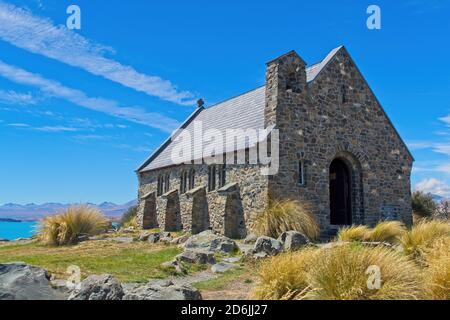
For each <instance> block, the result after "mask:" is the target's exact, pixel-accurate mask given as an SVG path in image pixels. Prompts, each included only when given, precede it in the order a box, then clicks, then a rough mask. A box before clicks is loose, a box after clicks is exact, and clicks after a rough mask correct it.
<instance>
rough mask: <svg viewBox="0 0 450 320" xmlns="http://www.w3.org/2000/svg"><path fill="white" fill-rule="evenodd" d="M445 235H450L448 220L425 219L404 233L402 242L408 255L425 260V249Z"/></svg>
mask: <svg viewBox="0 0 450 320" xmlns="http://www.w3.org/2000/svg"><path fill="white" fill-rule="evenodd" d="M443 237H450V223H449V222H448V221H442V220H425V219H424V220H421V221H419V222H418V223H417V224H415V225H414V226H413V227H412V228H411V230H409V231H408V232H405V233H404V234H403V236H402V238H401V244H402V246H403V250H404V251H405V253H406V254H407V255H411V256H412V257H414V258H416V259H418V260H423V255H424V253H425V251H426V250H427V249H428V248H431V247H432V246H433V244H434V243H435V242H436V241H438V240H440V239H441V238H443Z"/></svg>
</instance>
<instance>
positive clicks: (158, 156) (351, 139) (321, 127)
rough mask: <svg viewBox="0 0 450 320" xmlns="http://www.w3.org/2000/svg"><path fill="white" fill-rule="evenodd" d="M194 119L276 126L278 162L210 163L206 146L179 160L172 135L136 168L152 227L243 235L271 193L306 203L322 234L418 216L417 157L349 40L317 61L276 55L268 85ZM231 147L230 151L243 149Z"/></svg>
mask: <svg viewBox="0 0 450 320" xmlns="http://www.w3.org/2000/svg"><path fill="white" fill-rule="evenodd" d="M196 122H201V123H202V124H203V127H205V128H215V129H218V130H222V131H225V130H227V129H229V128H240V129H264V128H269V127H270V128H274V129H277V131H278V136H279V137H278V139H279V157H278V162H279V163H278V171H277V173H276V174H272V175H270V174H268V175H264V174H262V173H261V172H262V170H261V169H262V167H263V166H267V164H262V163H259V162H257V163H254V162H249V161H246V162H244V163H241V164H235V163H228V162H226V161H223V162H222V163H218V164H208V163H207V162H206V161H205V159H202V157H203V155H202V153H200V155H198V153H197V155H198V156H197V157H195V156H193V157H192V158H191V159H190V161H186V162H183V163H182V164H179V163H175V162H174V161H173V157H171V154H173V149H174V148H175V144H176V143H175V139H174V138H173V136H172V138H169V139H168V140H167V141H166V142H164V143H163V144H162V145H161V147H160V148H159V149H158V150H157V151H156V152H155V153H154V154H153V155H151V156H150V157H149V158H148V159H147V160H146V161H145V162H144V163H143V164H142V165H141V166H140V167H139V169H138V170H137V175H138V179H139V207H138V220H139V222H140V224H141V225H142V227H143V228H145V229H150V228H161V229H163V230H167V231H176V230H185V231H191V232H192V233H198V232H201V231H203V230H206V229H212V230H215V231H217V232H220V233H222V234H224V235H226V236H228V237H231V238H243V237H245V235H246V234H247V233H249V232H250V231H251V227H252V224H253V222H254V221H255V218H256V217H257V216H258V214H260V213H261V212H263V211H264V209H265V208H266V207H267V205H268V199H269V195H270V197H273V198H276V199H294V200H298V201H300V202H302V203H308V204H309V205H310V206H312V208H313V213H314V215H315V216H316V218H317V220H318V222H319V223H320V226H321V231H322V234H323V235H327V234H332V233H333V232H335V231H336V229H337V228H339V227H340V226H345V225H351V224H365V225H374V224H376V223H377V222H379V221H381V220H400V221H403V222H404V223H406V224H410V223H411V220H412V212H411V211H412V210H411V186H410V174H411V169H412V164H413V161H414V159H413V157H412V155H411V153H410V152H409V150H408V149H407V147H406V145H405V143H404V142H403V140H402V139H401V137H400V136H399V134H398V132H397V131H396V129H395V128H394V126H393V124H392V122H391V121H390V120H389V118H388V116H387V114H386V113H385V111H384V110H383V108H382V106H381V105H380V103H379V101H378V100H377V98H376V96H375V95H374V93H373V92H372V90H371V89H370V87H369V85H368V83H367V82H366V80H365V79H364V77H363V75H362V74H361V72H360V71H359V70H358V67H357V66H356V64H355V63H354V61H353V60H352V58H351V57H350V55H349V53H348V52H347V50H346V49H345V48H344V47H342V46H341V47H339V48H336V49H334V50H332V51H331V52H330V53H329V54H328V55H327V56H326V57H325V58H324V59H323V60H322V61H321V62H319V63H316V64H313V65H310V66H307V65H306V63H305V62H304V61H303V60H302V58H301V57H300V56H299V55H298V54H297V53H296V52H295V51H291V52H288V53H286V54H284V55H282V56H280V57H278V58H276V59H274V60H272V61H269V62H268V63H267V64H266V81H265V85H264V86H262V87H259V88H257V89H255V90H252V91H250V92H246V93H243V94H241V95H239V96H236V97H234V98H231V99H229V100H227V101H224V102H222V103H219V104H217V105H215V106H211V107H208V108H205V107H204V106H203V103H201V102H200V103H199V106H198V108H197V110H195V112H194V113H193V114H192V115H191V116H190V117H189V118H188V119H187V120H186V121H185V122H184V123H183V124H182V126H181V128H180V129H184V130H190V131H192V130H194V126H195V123H196ZM267 139H268V140H269V141H270V134H269V135H268V136H267ZM200 143H203V142H200ZM194 144H195V142H194ZM200 147H201V146H200ZM233 147H235V148H234V149H225V151H224V154H223V158H226V157H227V156H229V155H230V154H231V155H232V157H235V155H236V152H237V151H238V150H237V149H238V147H237V146H235V145H233ZM259 147H260V146H259V142H257V143H256V144H255V145H247V144H246V145H245V146H244V147H242V146H241V148H244V149H245V152H249V150H250V149H251V148H256V149H258V148H259ZM223 158H222V159H223ZM246 159H247V158H246Z"/></svg>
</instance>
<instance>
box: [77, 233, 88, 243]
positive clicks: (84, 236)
mask: <svg viewBox="0 0 450 320" xmlns="http://www.w3.org/2000/svg"><path fill="white" fill-rule="evenodd" d="M88 240H89V236H88V235H79V236H78V237H77V242H83V241H88Z"/></svg>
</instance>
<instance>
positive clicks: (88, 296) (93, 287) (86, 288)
mask: <svg viewBox="0 0 450 320" xmlns="http://www.w3.org/2000/svg"><path fill="white" fill-rule="evenodd" d="M123 295H124V292H123V288H122V285H121V284H120V282H119V281H117V279H116V278H114V277H113V276H111V275H108V274H104V275H93V276H89V277H87V278H86V279H85V280H83V281H82V282H81V286H80V288H79V289H76V290H75V291H74V292H73V293H72V294H71V295H70V297H69V300H121V299H122V297H123Z"/></svg>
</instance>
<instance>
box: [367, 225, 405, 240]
mask: <svg viewBox="0 0 450 320" xmlns="http://www.w3.org/2000/svg"><path fill="white" fill-rule="evenodd" d="M405 232H406V227H405V225H404V224H403V223H401V222H400V221H383V222H380V223H378V224H377V225H376V226H375V227H373V228H372V230H370V232H369V233H368V234H367V241H372V242H388V243H393V244H395V243H398V242H399V241H400V238H401V237H402V236H403V234H404V233H405Z"/></svg>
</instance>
